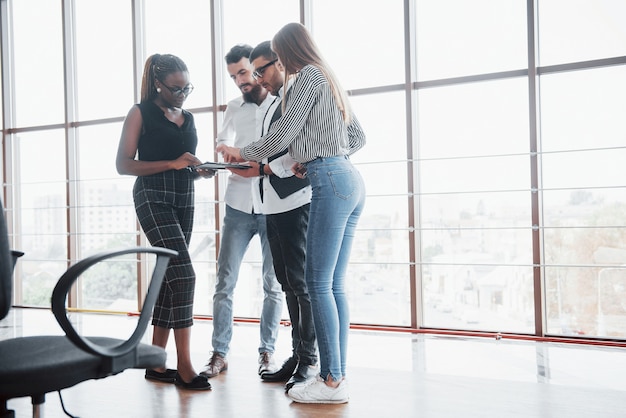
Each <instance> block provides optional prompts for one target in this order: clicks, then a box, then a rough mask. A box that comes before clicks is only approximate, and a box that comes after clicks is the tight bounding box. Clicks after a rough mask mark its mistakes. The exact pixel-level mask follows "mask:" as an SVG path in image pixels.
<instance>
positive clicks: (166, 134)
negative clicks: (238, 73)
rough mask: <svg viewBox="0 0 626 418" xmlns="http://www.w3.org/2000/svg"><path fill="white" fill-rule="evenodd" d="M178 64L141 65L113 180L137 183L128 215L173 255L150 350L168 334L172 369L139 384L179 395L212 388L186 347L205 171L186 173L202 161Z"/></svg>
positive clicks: (164, 58) (167, 60)
mask: <svg viewBox="0 0 626 418" xmlns="http://www.w3.org/2000/svg"><path fill="white" fill-rule="evenodd" d="M192 90H193V85H192V84H191V83H190V82H189V72H188V70H187V66H186V65H185V63H184V62H183V61H182V60H181V59H180V58H178V57H176V56H174V55H169V54H167V55H160V54H155V55H152V56H150V57H149V58H148V59H147V61H146V63H145V66H144V72H143V79H142V83H141V101H140V103H139V104H136V105H134V106H133V107H132V108H131V109H130V111H129V112H128V115H127V116H126V120H125V121H124V126H123V128H122V135H121V138H120V144H119V148H118V152H117V159H116V166H117V171H118V173H120V174H127V175H133V176H137V180H136V181H135V186H134V188H133V199H134V202H135V211H136V212H137V218H138V220H139V223H140V224H141V228H142V229H143V231H144V233H145V234H146V237H147V238H148V240H149V241H150V244H151V245H153V246H155V247H165V248H169V249H172V250H176V251H178V256H177V257H175V258H172V260H171V261H170V264H169V266H168V268H167V272H166V274H165V281H164V282H163V285H162V286H161V292H160V294H159V299H158V301H157V303H156V305H155V307H154V312H153V317H152V325H153V326H154V330H153V337H152V343H153V344H154V345H157V346H160V347H163V348H165V346H166V345H167V340H168V338H169V334H170V329H173V330H174V340H175V342H176V353H177V369H176V370H173V369H165V368H163V369H161V370H146V376H145V377H146V379H150V380H157V381H161V382H171V383H175V384H176V385H178V386H179V387H182V388H185V389H195V390H204V389H210V388H211V385H210V384H209V382H208V380H207V378H206V377H204V376H200V375H198V374H197V373H196V372H195V370H194V368H193V365H192V364H191V354H190V340H191V326H192V324H193V317H192V316H193V300H194V289H195V281H196V276H195V272H194V269H193V266H192V264H191V258H190V255H189V242H190V240H191V230H192V225H193V215H194V180H196V179H197V178H199V177H200V176H202V177H211V176H212V175H213V174H214V173H213V172H212V171H205V170H203V171H196V170H194V169H189V168H190V167H193V166H196V165H198V164H200V163H201V161H200V160H199V159H198V158H197V157H196V156H195V155H194V154H195V152H196V146H197V143H198V137H197V134H196V127H195V124H194V118H193V115H192V114H191V113H189V112H188V111H186V110H184V109H183V108H182V106H183V103H184V101H185V99H186V98H187V96H188V95H189V94H190V93H191V92H192Z"/></svg>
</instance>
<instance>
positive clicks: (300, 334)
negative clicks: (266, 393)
mask: <svg viewBox="0 0 626 418" xmlns="http://www.w3.org/2000/svg"><path fill="white" fill-rule="evenodd" d="M250 61H251V63H252V65H253V66H254V68H255V71H254V72H253V73H252V75H253V76H254V78H255V79H256V80H257V82H258V83H259V84H260V85H261V86H262V87H263V88H265V89H266V90H267V91H269V92H270V93H271V94H273V95H275V96H276V99H275V100H274V101H273V103H272V105H271V106H270V108H269V110H268V112H267V114H266V115H265V118H264V120H263V125H262V129H261V132H260V133H259V138H260V137H261V136H263V135H264V134H265V133H267V132H268V131H269V130H270V129H272V124H273V123H274V122H275V121H277V120H278V119H279V118H280V116H281V113H282V112H281V107H282V106H281V101H282V100H284V98H285V91H288V89H289V86H286V88H285V87H283V84H284V77H285V73H284V72H283V70H282V66H281V64H280V62H278V57H277V56H276V54H274V52H273V51H272V49H271V45H270V41H265V42H262V43H260V44H259V45H257V46H256V47H255V48H254V49H253V50H252V52H251V54H250ZM294 164H295V161H294V160H293V158H291V156H290V155H289V154H288V153H287V149H285V150H283V151H282V152H280V153H278V154H277V155H274V156H272V157H269V158H266V159H264V160H263V161H261V162H260V163H257V162H250V165H251V166H252V168H250V169H248V170H245V171H244V173H242V175H244V176H248V175H249V176H260V177H261V178H260V187H261V194H260V197H261V199H260V200H259V199H257V198H256V197H255V198H254V199H253V200H254V203H255V206H254V207H255V210H256V209H257V208H258V210H260V211H262V212H263V213H264V214H265V219H266V222H267V236H268V239H269V242H270V248H271V250H272V259H273V260H274V271H275V272H276V277H277V279H278V282H279V283H280V284H281V286H282V288H283V291H284V292H285V297H286V301H287V309H288V311H289V319H290V321H291V326H292V330H291V336H292V341H291V343H292V355H291V357H289V358H288V359H287V360H286V361H285V362H284V363H283V365H282V367H281V368H280V369H279V370H277V371H275V372H266V373H262V374H261V379H263V380H264V381H267V382H287V383H286V385H285V390H286V391H288V390H289V389H290V388H291V387H292V386H294V385H296V384H299V383H303V382H305V381H306V380H308V379H309V378H312V377H314V376H315V374H316V372H317V367H316V365H317V344H316V339H315V329H314V324H313V312H312V310H311V299H310V297H309V294H308V291H307V285H306V281H305V278H304V269H305V254H306V251H305V250H306V234H307V226H308V220H309V207H310V206H311V205H310V202H311V186H310V182H309V181H308V179H307V178H299V177H296V176H295V175H294V173H293V171H292V167H293V166H294Z"/></svg>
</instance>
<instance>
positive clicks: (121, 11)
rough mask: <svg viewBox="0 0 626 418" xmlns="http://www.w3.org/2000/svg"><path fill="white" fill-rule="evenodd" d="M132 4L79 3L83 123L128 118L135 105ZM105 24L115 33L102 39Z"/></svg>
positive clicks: (80, 115) (78, 60)
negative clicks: (103, 24) (130, 109)
mask: <svg viewBox="0 0 626 418" xmlns="http://www.w3.org/2000/svg"><path fill="white" fill-rule="evenodd" d="M130 6H131V2H129V1H127V0H113V1H107V2H106V3H94V2H93V1H89V0H78V1H76V9H75V10H76V12H75V14H76V67H77V70H76V78H77V89H76V92H77V96H78V103H77V113H78V115H77V116H78V118H79V119H80V120H91V119H98V118H108V117H113V116H122V115H126V112H127V111H128V107H129V106H130V104H132V103H133V101H134V94H133V93H134V86H133V43H132V40H133V34H132V26H131V25H132V10H131V7H130ZM102 22H106V24H107V26H108V27H111V28H115V30H109V31H107V34H106V36H102V28H101V24H102Z"/></svg>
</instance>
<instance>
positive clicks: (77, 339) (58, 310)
mask: <svg viewBox="0 0 626 418" xmlns="http://www.w3.org/2000/svg"><path fill="white" fill-rule="evenodd" d="M131 253H151V254H156V256H157V258H156V263H155V266H154V270H153V271H152V278H151V279H150V285H149V287H148V292H147V294H146V299H145V301H144V305H143V309H142V310H141V314H140V315H139V321H138V322H137V326H136V327H135V330H134V331H133V333H132V335H131V336H130V337H129V338H128V340H126V341H124V342H122V343H121V344H120V345H118V346H115V347H103V346H99V345H96V344H94V343H93V342H91V341H90V340H88V339H87V338H83V337H82V336H81V335H79V334H78V332H76V329H75V328H74V326H73V325H72V324H71V323H70V321H69V319H68V318H67V311H66V307H65V302H66V300H67V295H68V293H69V291H70V289H71V288H72V285H73V284H74V282H75V281H76V280H77V279H78V277H79V276H80V275H81V274H82V273H84V272H85V271H86V270H87V269H89V268H90V267H91V266H93V265H94V264H97V263H99V262H101V261H103V260H106V259H109V258H114V257H118V256H120V255H124V254H131ZM177 255H178V252H177V251H174V250H170V249H167V248H160V247H151V248H147V247H137V248H128V249H124V250H118V251H112V252H105V253H100V254H95V255H92V256H90V257H87V258H85V259H83V260H81V261H79V262H78V263H76V264H74V265H73V266H71V267H70V268H69V269H68V270H67V271H66V272H65V273H64V274H63V275H62V276H61V278H60V279H59V281H58V282H57V284H56V286H55V287H54V290H53V291H52V313H53V314H54V316H55V317H56V320H57V322H58V323H59V325H60V326H61V328H63V331H65V334H66V335H67V337H68V338H69V339H70V340H71V341H72V342H73V343H74V344H75V345H76V346H78V347H80V348H81V349H83V350H84V351H87V352H89V353H91V354H95V355H97V356H101V357H108V358H111V359H116V358H119V357H123V356H125V355H127V354H128V353H130V352H131V351H133V350H134V349H135V348H136V347H137V345H138V344H139V342H140V340H141V338H142V337H143V334H144V333H145V331H146V328H147V326H148V322H149V321H150V318H151V316H152V309H153V308H154V304H155V303H156V300H157V297H158V295H159V291H160V288H161V283H162V282H163V277H164V276H165V271H166V269H167V265H168V264H169V261H170V258H171V257H175V256H177Z"/></svg>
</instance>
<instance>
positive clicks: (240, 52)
mask: <svg viewBox="0 0 626 418" xmlns="http://www.w3.org/2000/svg"><path fill="white" fill-rule="evenodd" d="M250 52H252V47H251V46H250V45H248V44H238V45H235V46H234V47H232V48H231V49H230V51H228V54H226V57H224V58H225V59H226V64H236V63H238V62H239V61H241V59H242V58H248V59H249V57H250Z"/></svg>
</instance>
